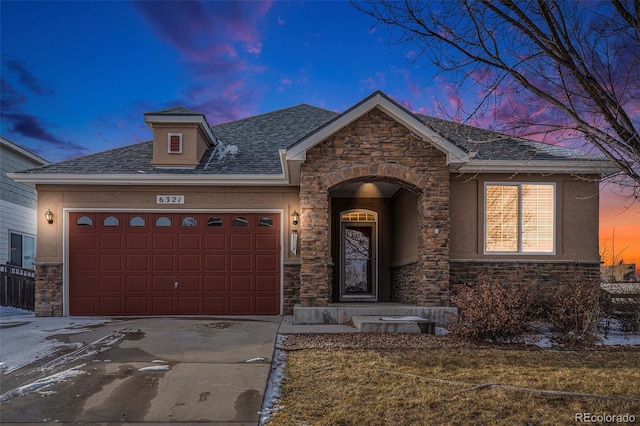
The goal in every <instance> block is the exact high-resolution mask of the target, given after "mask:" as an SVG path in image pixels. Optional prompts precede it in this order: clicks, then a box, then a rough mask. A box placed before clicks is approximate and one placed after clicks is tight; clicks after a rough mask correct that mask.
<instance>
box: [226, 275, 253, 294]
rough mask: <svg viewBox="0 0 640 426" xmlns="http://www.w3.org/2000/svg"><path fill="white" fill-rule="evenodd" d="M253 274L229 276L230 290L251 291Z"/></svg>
mask: <svg viewBox="0 0 640 426" xmlns="http://www.w3.org/2000/svg"><path fill="white" fill-rule="evenodd" d="M251 281H252V279H251V275H232V276H230V277H229V291H230V292H231V293H250V292H251Z"/></svg>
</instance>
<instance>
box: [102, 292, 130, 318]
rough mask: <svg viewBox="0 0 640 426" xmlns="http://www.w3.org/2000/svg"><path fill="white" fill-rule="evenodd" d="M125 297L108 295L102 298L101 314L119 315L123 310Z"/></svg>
mask: <svg viewBox="0 0 640 426" xmlns="http://www.w3.org/2000/svg"><path fill="white" fill-rule="evenodd" d="M123 299H124V298H123V297H116V296H107V297H104V296H103V297H101V298H100V314H101V315H118V314H120V313H121V312H122V311H123V307H124V306H123Z"/></svg>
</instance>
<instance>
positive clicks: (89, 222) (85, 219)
mask: <svg viewBox="0 0 640 426" xmlns="http://www.w3.org/2000/svg"><path fill="white" fill-rule="evenodd" d="M76 225H78V226H93V219H91V218H90V217H89V216H80V217H79V218H78V220H77V221H76Z"/></svg>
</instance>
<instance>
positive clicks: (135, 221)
mask: <svg viewBox="0 0 640 426" xmlns="http://www.w3.org/2000/svg"><path fill="white" fill-rule="evenodd" d="M145 225H146V223H145V221H144V219H143V218H141V217H140V216H134V217H132V218H131V219H129V226H145Z"/></svg>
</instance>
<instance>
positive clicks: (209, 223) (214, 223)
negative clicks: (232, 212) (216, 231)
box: [207, 216, 222, 226]
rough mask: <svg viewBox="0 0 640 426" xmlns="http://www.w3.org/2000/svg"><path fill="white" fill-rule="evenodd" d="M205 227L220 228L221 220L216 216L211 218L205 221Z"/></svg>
mask: <svg viewBox="0 0 640 426" xmlns="http://www.w3.org/2000/svg"><path fill="white" fill-rule="evenodd" d="M207 226H222V219H220V218H219V217H218V216H211V217H210V218H209V220H208V221H207Z"/></svg>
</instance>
